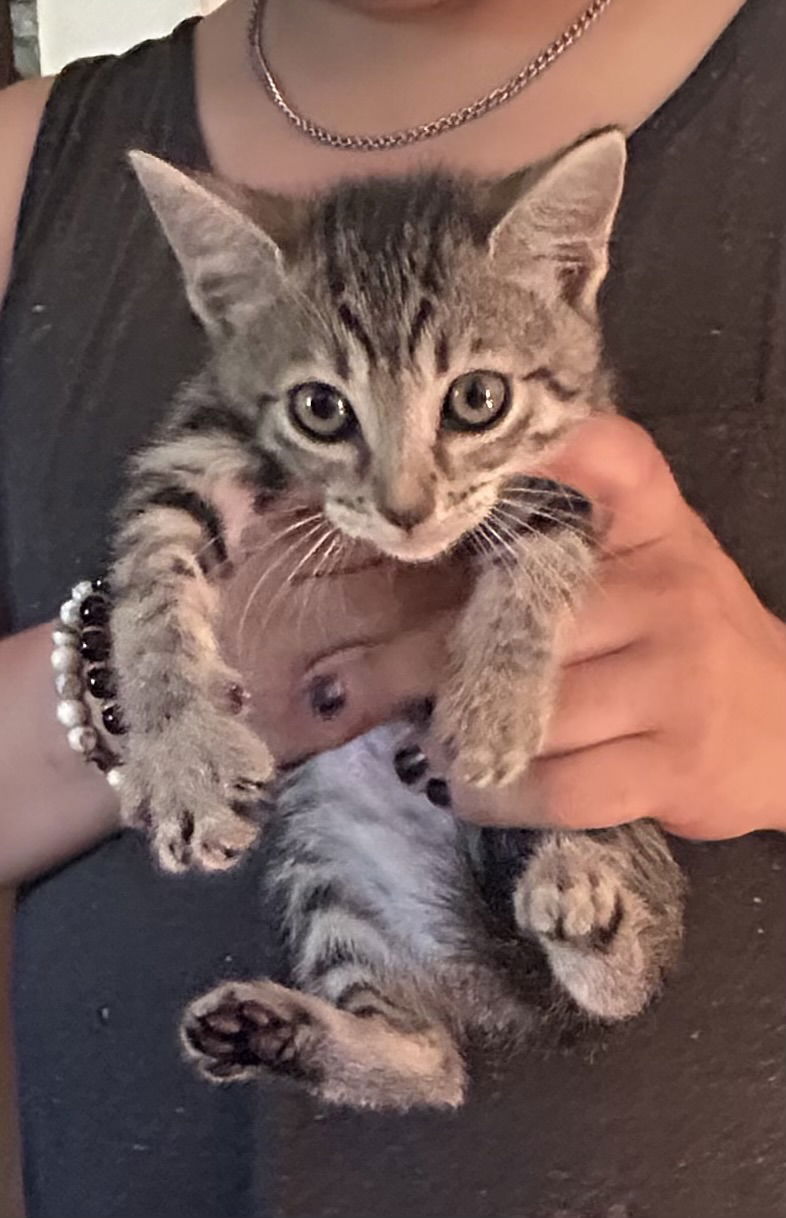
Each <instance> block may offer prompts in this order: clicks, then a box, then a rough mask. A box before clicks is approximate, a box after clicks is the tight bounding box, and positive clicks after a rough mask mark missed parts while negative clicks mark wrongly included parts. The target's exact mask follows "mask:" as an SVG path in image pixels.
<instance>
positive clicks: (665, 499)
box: [537, 415, 687, 552]
mask: <svg viewBox="0 0 786 1218" xmlns="http://www.w3.org/2000/svg"><path fill="white" fill-rule="evenodd" d="M537 472H538V474H539V475H540V474H542V475H543V476H544V477H547V478H553V479H554V480H555V481H557V482H563V483H565V484H567V485H568V486H571V487H574V488H575V489H576V490H578V491H581V493H582V494H583V495H585V496H586V497H587V498H588V499H589V500H590V501H591V502H592V504H593V505H594V508H595V514H596V521H597V525H598V528H599V531H600V533H601V536H602V538H603V543H604V548H605V550H606V552H608V551H619V550H627V549H632V548H634V547H637V546H641V545H646V544H648V543H650V542H653V541H657V540H659V539H661V538H662V537H665V536H666V535H667V534H668V533H669V532H670V531H671V530H672V529H673V528H674V527H675V524H676V523H677V522H678V521H679V518H680V516H681V514H682V513H683V512H685V511H687V509H686V505H685V503H684V501H683V499H682V497H681V495H680V493H679V490H678V488H677V484H676V482H675V481H674V477H673V475H672V473H671V470H670V469H669V466H668V464H667V463H666V460H665V458H664V457H663V456H662V454H661V453H660V452H659V451H658V449H657V448H656V446H655V443H654V441H653V440H651V439H650V437H649V436H648V435H647V433H646V432H645V431H644V430H643V429H642V428H641V427H639V426H637V425H636V424H635V423H631V422H630V420H628V419H623V418H620V417H619V416H617V415H598V416H595V417H593V418H591V419H588V420H587V421H586V422H584V423H580V424H579V425H578V426H577V427H576V428H574V429H573V430H572V431H571V433H570V435H569V436H568V439H567V440H566V442H565V445H564V446H563V447H562V448H561V449H560V450H559V452H558V453H557V454H556V455H555V457H554V458H553V459H552V460H550V461H549V462H547V463H546V465H545V466H544V467H543V468H542V469H541V468H539V469H538V471H537Z"/></svg>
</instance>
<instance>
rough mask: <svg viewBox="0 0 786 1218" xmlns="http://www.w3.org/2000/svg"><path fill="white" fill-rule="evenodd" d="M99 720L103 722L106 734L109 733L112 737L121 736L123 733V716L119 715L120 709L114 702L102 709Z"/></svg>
mask: <svg viewBox="0 0 786 1218" xmlns="http://www.w3.org/2000/svg"><path fill="white" fill-rule="evenodd" d="M101 718H102V719H103V721H104V727H105V728H106V730H107V731H108V732H111V733H112V735H113V736H122V734H123V732H124V731H125V730H126V728H125V724H124V723H123V716H122V714H121V713H120V707H119V706H118V705H117V703H116V702H113V703H112V705H111V706H105V707H104V709H103V711H102V712H101Z"/></svg>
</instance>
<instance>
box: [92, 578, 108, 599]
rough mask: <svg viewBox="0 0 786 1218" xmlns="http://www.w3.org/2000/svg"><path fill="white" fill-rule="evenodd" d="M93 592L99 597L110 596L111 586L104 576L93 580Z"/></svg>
mask: <svg viewBox="0 0 786 1218" xmlns="http://www.w3.org/2000/svg"><path fill="white" fill-rule="evenodd" d="M93 591H94V592H99V593H100V594H101V596H111V594H112V586H111V584H110V583H109V580H108V579H107V577H106V576H105V575H102V576H101V577H100V579H94V580H93Z"/></svg>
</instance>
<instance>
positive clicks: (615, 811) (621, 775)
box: [451, 736, 668, 829]
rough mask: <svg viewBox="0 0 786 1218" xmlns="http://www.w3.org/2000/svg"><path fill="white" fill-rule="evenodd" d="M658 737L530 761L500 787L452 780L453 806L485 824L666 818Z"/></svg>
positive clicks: (572, 824)
mask: <svg viewBox="0 0 786 1218" xmlns="http://www.w3.org/2000/svg"><path fill="white" fill-rule="evenodd" d="M664 765H665V762H664V754H663V751H662V750H661V749H660V747H659V745H658V743H657V740H656V738H654V737H649V736H632V737H629V738H627V739H624V740H611V741H606V742H605V743H603V744H600V745H597V746H594V747H591V748H587V749H583V750H581V751H580V752H576V753H570V754H569V755H568V756H565V757H555V758H544V759H540V760H537V761H535V762H533V763H532V765H531V766H530V768H529V770H528V771H527V774H526V775H525V776H524V778H523V779H522V780H521V781H520V782H516V783H512V784H511V786H510V787H505V788H503V789H502V790H497V791H476V790H473V789H471V788H468V787H463V786H460V785H458V784H451V793H452V796H453V806H454V809H455V810H456V812H457V814H458V815H459V816H461V817H463V818H464V819H466V820H470V821H474V822H475V823H477V824H482V825H496V826H499V827H503V826H510V825H516V826H529V825H531V826H550V827H552V828H553V827H557V828H559V827H564V828H570V829H601V828H607V827H609V826H611V825H620V824H627V823H629V822H631V821H635V820H641V819H643V818H645V817H655V818H661V817H662V818H663V819H664V820H668V808H667V807H664V806H662V805H661V803H660V802H659V794H660V793H661V792H662V791H665V790H668V782H667V775H665V774H664V773H663V770H664Z"/></svg>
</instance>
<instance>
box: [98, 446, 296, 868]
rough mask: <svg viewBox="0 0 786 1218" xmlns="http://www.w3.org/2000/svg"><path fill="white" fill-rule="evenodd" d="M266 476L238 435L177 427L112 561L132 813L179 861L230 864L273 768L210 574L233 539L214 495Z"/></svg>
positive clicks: (139, 464) (127, 516) (136, 486)
mask: <svg viewBox="0 0 786 1218" xmlns="http://www.w3.org/2000/svg"><path fill="white" fill-rule="evenodd" d="M256 476H257V466H256V464H255V460H254V456H253V453H252V452H251V451H250V449H249V446H248V445H243V444H241V443H239V442H237V441H235V440H234V439H233V437H231V436H217V435H216V434H212V435H194V434H191V433H187V432H181V433H179V434H178V433H177V432H175V433H174V434H172V433H170V434H169V435H166V436H165V437H164V438H163V439H162V440H161V441H160V442H159V443H158V444H156V445H154V446H152V447H151V448H149V449H147V450H146V451H145V452H143V453H142V454H141V455H140V456H139V457H138V458H137V460H136V462H135V466H134V470H133V482H132V490H131V492H130V494H129V495H128V497H127V499H126V502H125V503H124V505H123V508H122V519H123V521H124V523H123V525H122V527H121V529H120V531H119V533H118V536H117V538H116V545H115V562H114V565H113V568H112V572H111V580H112V585H113V589H114V609H113V613H112V646H113V663H114V665H115V667H116V670H117V678H118V687H119V697H120V705H121V708H122V713H123V718H124V721H125V725H126V728H127V736H126V738H125V740H126V743H125V747H124V765H123V768H122V775H123V782H122V786H121V791H120V793H121V803H122V815H123V819H124V821H125V822H126V823H127V824H132V825H143V826H145V827H147V828H149V831H150V833H151V837H152V840H153V845H154V849H155V851H156V854H157V856H158V859H159V861H160V863H161V865H162V866H163V867H164V868H165V869H166V870H169V871H179V870H182V869H183V868H185V867H187V866H189V865H195V866H198V867H202V868H204V869H206V870H219V869H223V868H226V867H228V866H231V864H232V863H233V862H234V861H235V859H236V858H237V857H238V855H239V854H240V853H242V852H243V851H244V850H245V849H246V848H247V847H248V846H249V845H250V844H251V842H252V841H253V840H254V838H255V836H256V834H257V825H256V824H255V823H254V821H253V820H252V819H251V815H250V814H251V813H252V811H253V810H254V807H255V803H256V802H257V801H258V800H259V799H260V797H261V795H262V794H263V792H264V785H265V783H266V782H267V781H268V780H269V779H270V777H271V775H272V771H273V763H272V759H271V757H270V754H269V752H268V750H267V749H266V747H265V745H264V744H263V743H262V741H260V740H259V739H258V738H257V736H256V735H255V734H254V733H253V732H252V731H251V729H250V728H249V727H248V726H247V725H246V724H245V723H243V722H242V720H241V719H239V718H238V715H237V713H236V712H237V709H238V706H239V705H241V704H242V699H241V698H239V697H238V694H239V689H238V686H239V678H238V675H237V674H236V673H234V672H233V671H232V670H231V669H229V668H228V667H227V666H226V665H225V664H224V662H223V660H222V658H221V655H220V654H219V649H218V643H217V639H216V634H215V628H214V623H215V618H216V612H217V607H218V595H217V591H216V588H215V587H214V586H212V585H211V583H210V580H209V576H210V574H211V572H212V571H213V570H215V569H216V568H217V567H218V566H220V565H221V563H222V562H223V561H224V560H225V559H226V558H227V549H228V538H227V530H226V527H225V521H224V518H223V516H222V513H221V511H220V510H219V508H218V506H217V502H218V501H219V500H220V499H221V497H222V494H223V495H224V496H225V497H226V496H227V495H229V496H234V498H235V499H236V500H237V499H238V495H239V494H240V495H241V498H242V488H243V487H244V486H248V485H250V484H251V483H252V482H253V480H254V479H255V477H256ZM246 497H247V498H248V499H249V500H250V492H246Z"/></svg>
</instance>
